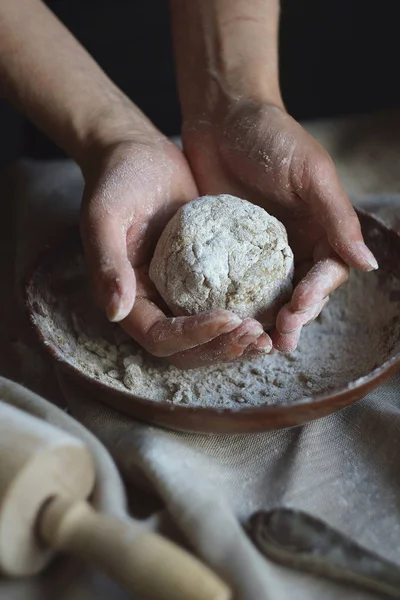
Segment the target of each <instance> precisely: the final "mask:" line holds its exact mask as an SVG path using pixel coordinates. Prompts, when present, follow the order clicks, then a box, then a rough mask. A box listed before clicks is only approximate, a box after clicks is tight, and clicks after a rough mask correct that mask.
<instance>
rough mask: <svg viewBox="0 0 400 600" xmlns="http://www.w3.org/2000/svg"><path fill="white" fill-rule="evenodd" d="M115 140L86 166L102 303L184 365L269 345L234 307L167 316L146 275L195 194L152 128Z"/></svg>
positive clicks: (86, 213)
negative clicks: (168, 229)
mask: <svg viewBox="0 0 400 600" xmlns="http://www.w3.org/2000/svg"><path fill="white" fill-rule="evenodd" d="M135 137H136V139H135V141H129V142H128V141H125V142H122V143H120V144H117V145H113V146H112V147H111V148H110V149H109V150H107V151H105V152H103V153H101V154H100V157H97V158H96V159H95V160H94V161H92V162H91V163H90V164H89V166H88V167H87V169H86V170H85V173H84V174H85V179H86V182H87V184H86V189H85V194H84V202H83V209H82V218H81V232H82V239H83V242H84V248H85V254H86V259H87V262H88V266H89V273H90V276H91V280H92V285H93V290H94V293H95V297H96V300H97V302H98V304H99V305H100V306H101V307H102V308H103V309H104V310H105V312H106V313H107V315H108V318H109V319H110V320H111V321H114V322H119V323H120V324H121V325H122V327H123V328H124V329H125V330H126V331H127V332H128V333H129V334H130V335H131V336H132V337H133V338H134V339H135V340H136V341H137V342H138V343H139V344H141V345H142V346H143V347H144V348H145V349H146V350H148V352H150V353H151V354H153V355H155V356H160V357H168V358H169V360H170V362H171V363H173V364H175V365H177V366H179V367H180V368H192V367H197V366H203V365H207V364H209V363H214V362H216V361H220V362H223V361H225V360H232V359H234V358H237V357H239V356H241V355H242V354H243V353H245V352H247V353H249V352H253V353H254V352H257V350H262V351H265V348H267V349H270V348H271V345H272V344H271V340H270V338H269V337H268V336H267V335H266V334H264V333H263V329H262V327H261V325H260V324H259V323H258V322H257V321H255V320H253V319H246V320H242V319H241V318H239V317H238V316H237V315H235V314H234V313H233V312H230V311H228V310H213V311H208V312H203V313H201V314H198V315H194V316H188V317H178V318H175V317H169V316H167V314H166V312H167V311H166V310H165V309H166V306H165V305H164V303H163V301H162V300H161V298H160V296H159V295H158V293H157V292H156V289H155V287H154V285H153V284H152V282H151V281H150V279H149V277H148V268H149V263H150V260H151V258H152V255H153V252H154V248H155V246H156V243H157V241H158V238H159V237H160V234H161V232H162V230H163V229H164V227H165V225H166V224H167V222H168V221H169V220H170V218H171V217H172V216H173V215H174V214H175V212H176V211H177V210H178V208H179V207H180V206H182V205H183V204H185V203H187V202H188V201H189V200H192V199H193V198H195V197H196V195H197V188H196V186H195V183H194V181H193V179H192V175H191V173H190V169H189V167H188V165H187V163H186V160H185V158H184V156H183V154H182V152H181V151H180V150H179V148H178V147H177V146H176V145H175V144H173V143H171V142H170V141H169V140H167V139H166V138H164V137H163V136H161V134H158V133H157V134H156V133H155V132H153V131H150V132H146V134H142V135H141V136H139V135H138V134H136V136H135Z"/></svg>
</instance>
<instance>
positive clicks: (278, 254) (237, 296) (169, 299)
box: [149, 194, 293, 328]
mask: <svg viewBox="0 0 400 600" xmlns="http://www.w3.org/2000/svg"><path fill="white" fill-rule="evenodd" d="M149 275H150V279H151V280H152V281H153V283H154V284H155V286H156V288H157V289H158V291H159V293H160V295H161V296H162V298H163V299H164V300H165V302H166V303H167V305H168V306H169V308H170V309H171V311H172V313H173V314H174V315H177V316H179V315H192V314H197V313H199V312H205V311H208V310H212V309H214V308H225V309H227V310H231V311H232V312H235V313H236V314H237V315H239V316H240V317H242V318H244V317H254V318H255V319H257V320H259V321H261V323H262V324H263V325H264V326H265V327H267V328H268V327H271V326H272V325H273V324H274V322H275V319H276V315H277V313H278V311H279V309H280V307H281V306H282V305H283V304H284V303H285V302H287V300H288V299H289V297H290V294H291V292H292V277H293V252H292V250H291V249H290V246H289V243H288V238H287V233H286V229H285V227H284V226H283V225H282V223H280V222H279V221H278V220H277V219H276V218H275V217H273V216H271V215H269V214H268V213H267V212H266V211H265V210H264V209H263V208H260V207H259V206H256V205H254V204H251V203H250V202H247V201H246V200H241V199H240V198H236V197H235V196H230V195H228V194H221V195H219V196H203V197H201V198H197V199H196V200H194V201H193V202H189V203H188V204H185V205H184V206H182V208H180V209H179V210H178V212H177V213H176V214H175V215H174V216H173V217H172V219H171V220H170V221H169V223H168V224H167V226H166V227H165V229H164V231H163V233H162V234H161V237H160V239H159V241H158V244H157V247H156V250H155V253H154V256H153V260H152V261H151V264H150V271H149Z"/></svg>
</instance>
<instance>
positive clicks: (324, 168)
mask: <svg viewBox="0 0 400 600" xmlns="http://www.w3.org/2000/svg"><path fill="white" fill-rule="evenodd" d="M306 168H307V167H306ZM308 171H309V173H307V178H308V180H309V182H310V183H309V186H308V190H307V191H306V192H305V196H306V197H304V198H303V200H305V201H306V202H307V204H309V206H310V207H311V208H313V209H314V213H315V215H316V216H317V218H318V220H319V221H320V222H321V223H322V225H323V226H324V228H325V230H326V233H327V237H328V240H329V243H330V245H331V246H332V248H333V249H334V250H335V251H336V252H337V254H338V255H339V256H340V257H341V258H342V259H343V260H344V261H345V262H346V263H347V264H348V265H350V266H352V267H356V268H358V269H361V270H363V271H373V270H375V269H377V268H378V263H377V261H376V259H375V257H374V255H373V254H372V252H371V251H370V250H369V248H368V247H367V246H366V244H365V242H364V239H363V235H362V232H361V226H360V222H359V220H358V217H357V214H356V211H355V210H354V208H353V206H352V204H351V202H350V200H349V198H348V196H347V194H346V193H345V191H344V190H343V188H342V185H341V183H340V180H339V177H338V175H337V172H336V169H335V166H334V164H333V162H332V160H331V159H330V158H329V156H327V157H325V158H324V159H323V160H322V161H321V160H319V161H316V162H315V163H314V166H313V167H311V168H310V167H308Z"/></svg>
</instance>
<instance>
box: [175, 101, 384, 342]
mask: <svg viewBox="0 0 400 600" xmlns="http://www.w3.org/2000/svg"><path fill="white" fill-rule="evenodd" d="M183 141H184V149H185V152H186V155H187V158H188V161H189V164H190V166H191V168H192V171H193V174H194V178H195V180H196V183H197V186H198V189H199V191H200V193H201V194H205V193H207V194H218V193H231V194H234V195H236V196H239V197H242V198H246V199H247V200H250V201H253V202H255V203H257V204H259V205H260V206H262V207H264V208H265V209H266V210H267V211H268V212H269V213H271V214H273V215H275V216H276V217H277V218H278V219H279V220H280V221H282V222H283V223H284V225H285V226H286V229H287V232H288V236H289V243H290V245H291V247H292V249H293V251H294V255H295V266H296V274H295V279H296V282H297V285H296V287H295V289H294V292H293V295H292V298H291V301H290V302H289V303H288V304H286V305H285V306H284V307H283V308H282V309H281V311H280V313H279V315H278V318H277V322H276V330H275V331H274V332H273V333H272V339H273V341H274V346H275V347H276V348H277V349H278V350H281V351H284V352H287V351H291V350H294V349H295V348H296V345H297V342H298V339H299V335H300V332H301V328H302V327H303V326H304V325H306V324H307V323H309V322H310V321H312V320H313V319H315V318H316V317H317V316H318V315H319V313H320V312H321V310H322V308H323V307H324V306H325V304H326V303H327V301H328V298H329V294H330V293H331V292H333V291H334V290H335V289H336V288H338V287H339V286H340V285H341V284H342V283H344V282H345V281H346V280H347V278H348V272H349V267H356V268H359V269H362V270H364V271H370V270H373V269H376V268H377V267H378V265H377V263H376V260H375V258H374V257H373V255H372V253H371V252H370V251H369V249H368V248H367V247H366V246H365V244H364V242H363V237H362V234H361V230H360V224H359V221H358V218H357V215H356V213H355V211H354V209H353V207H352V206H351V204H350V201H349V199H348V197H347V196H346V194H345V192H344V190H343V188H342V186H341V184H340V182H339V179H338V176H337V173H336V170H335V167H334V165H333V162H332V160H331V159H330V157H329V156H328V154H327V152H326V151H325V150H324V149H323V148H322V147H321V146H320V145H319V144H318V143H317V142H316V141H315V140H314V139H313V138H312V137H311V136H310V135H309V134H308V133H307V132H306V131H305V130H304V129H303V128H302V127H301V126H300V125H299V124H298V123H297V122H296V121H294V120H293V119H292V118H291V117H290V116H289V115H288V114H287V113H286V112H285V110H284V109H283V107H278V106H274V105H268V104H262V103H260V102H254V101H251V100H243V98H241V99H239V100H236V101H231V102H229V103H227V104H224V105H223V106H219V107H218V110H216V111H215V112H214V114H211V116H210V114H208V115H207V117H205V118H204V117H203V118H202V119H197V120H193V121H188V122H186V123H185V125H184V133H183Z"/></svg>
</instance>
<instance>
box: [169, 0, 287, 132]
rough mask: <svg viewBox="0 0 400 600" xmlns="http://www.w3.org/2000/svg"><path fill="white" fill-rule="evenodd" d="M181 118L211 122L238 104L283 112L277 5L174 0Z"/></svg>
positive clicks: (270, 1) (271, 1) (250, 0)
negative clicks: (245, 101) (244, 102)
mask: <svg viewBox="0 0 400 600" xmlns="http://www.w3.org/2000/svg"><path fill="white" fill-rule="evenodd" d="M170 1H171V9H172V26H173V37H174V44H175V54H176V64H177V73H178V84H179V92H180V98H181V105H182V115H183V120H184V121H185V122H190V121H199V120H208V119H210V118H212V117H213V116H214V115H215V114H216V113H219V111H220V110H224V109H225V108H226V107H229V106H230V105H231V104H235V103H236V102H237V101H238V100H239V101H240V100H241V99H244V98H246V99H249V100H252V101H254V102H257V103H263V104H274V105H277V106H280V107H282V108H283V102H282V97H281V93H280V87H279V76H278V49H277V46H278V21H279V2H278V0H235V2H232V0H213V1H212V2H204V1H203V0H192V1H191V2H188V1H187V0H170Z"/></svg>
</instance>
